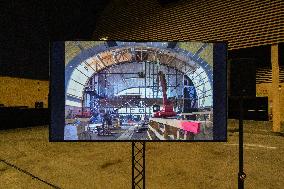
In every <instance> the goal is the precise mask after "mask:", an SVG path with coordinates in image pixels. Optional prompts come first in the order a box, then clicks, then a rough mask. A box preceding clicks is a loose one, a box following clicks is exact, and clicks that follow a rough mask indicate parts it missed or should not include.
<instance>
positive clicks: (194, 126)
mask: <svg viewBox="0 0 284 189" xmlns="http://www.w3.org/2000/svg"><path fill="white" fill-rule="evenodd" d="M200 125H201V123H200V122H197V121H182V122H181V128H182V129H183V130H185V131H189V132H192V133H194V134H198V133H199V132H200Z"/></svg>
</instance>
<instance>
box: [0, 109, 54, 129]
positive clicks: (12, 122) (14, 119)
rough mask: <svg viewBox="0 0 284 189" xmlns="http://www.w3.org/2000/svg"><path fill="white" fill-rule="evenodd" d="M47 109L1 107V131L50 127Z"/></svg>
mask: <svg viewBox="0 0 284 189" xmlns="http://www.w3.org/2000/svg"><path fill="white" fill-rule="evenodd" d="M49 122H50V111H49V109H47V108H27V107H0V130H3V129H14V128H23V127H33V126H40V125H48V124H49Z"/></svg>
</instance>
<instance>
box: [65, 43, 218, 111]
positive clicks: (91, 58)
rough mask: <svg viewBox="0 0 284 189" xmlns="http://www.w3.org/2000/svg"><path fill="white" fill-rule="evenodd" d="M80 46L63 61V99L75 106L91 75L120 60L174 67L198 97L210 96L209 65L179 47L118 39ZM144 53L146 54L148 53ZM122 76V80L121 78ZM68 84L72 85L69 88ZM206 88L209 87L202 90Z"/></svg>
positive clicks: (211, 86)
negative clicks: (76, 53)
mask: <svg viewBox="0 0 284 189" xmlns="http://www.w3.org/2000/svg"><path fill="white" fill-rule="evenodd" d="M77 45H78V43H77ZM78 46H79V45H78ZM79 48H80V50H81V51H80V53H79V54H78V55H77V56H75V57H74V58H73V59H72V60H71V61H69V62H68V63H67V64H66V71H65V73H66V74H65V91H66V99H67V100H69V102H70V101H73V102H74V103H75V102H76V103H77V106H80V101H81V100H82V96H83V88H84V86H85V85H86V83H87V81H88V79H89V78H90V77H91V76H92V75H93V74H95V73H98V72H99V71H101V70H103V69H105V68H107V67H111V66H113V65H116V64H119V63H121V62H137V61H141V60H144V61H153V62H157V61H159V62H160V63H161V64H163V65H166V66H171V67H175V68H176V69H178V70H179V71H181V72H183V73H184V74H186V75H187V76H188V77H189V78H190V79H191V80H192V81H193V83H194V86H197V96H198V97H200V98H201V99H203V100H204V99H205V97H208V96H212V88H213V83H212V78H213V70H212V67H211V66H210V65H209V64H208V63H206V62H205V61H204V60H202V59H201V58H200V57H198V56H197V55H196V54H193V53H191V52H189V51H186V50H184V49H181V48H179V47H175V48H174V49H168V48H167V43H164V42H145V43H143V42H141V43H136V42H117V46H115V47H108V46H107V44H105V43H104V44H101V45H97V46H94V47H92V48H89V49H84V48H82V47H80V46H79ZM144 52H147V53H148V54H147V56H145V53H144ZM139 54H140V56H139ZM137 59H138V60H137ZM139 59H140V60H139ZM121 79H122V80H124V78H123V77H121ZM70 83H72V85H73V87H70V86H71V85H70ZM205 88H207V89H208V88H209V89H210V90H207V91H205V90H204V89H205ZM202 97H203V98H202ZM199 104H201V102H199Z"/></svg>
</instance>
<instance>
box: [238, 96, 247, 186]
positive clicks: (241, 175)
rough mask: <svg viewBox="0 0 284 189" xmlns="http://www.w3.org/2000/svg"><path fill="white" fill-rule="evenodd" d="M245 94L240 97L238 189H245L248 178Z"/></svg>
mask: <svg viewBox="0 0 284 189" xmlns="http://www.w3.org/2000/svg"><path fill="white" fill-rule="evenodd" d="M243 93H244V91H242V92H241V96H240V110H239V113H240V114H239V173H238V189H244V180H245V178H246V174H245V173H244V170H243V169H244V154H243V152H244V141H243V138H244V137H243V133H244V132H243V117H244V110H243V103H244V102H243Z"/></svg>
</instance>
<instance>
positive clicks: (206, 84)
mask: <svg viewBox="0 0 284 189" xmlns="http://www.w3.org/2000/svg"><path fill="white" fill-rule="evenodd" d="M50 47H51V48H50V52H51V56H50V57H51V58H50V78H51V83H50V99H49V100H50V107H51V124H50V141H138V140H144V141H226V140H227V129H226V128H227V93H226V91H227V74H226V73H227V66H226V63H227V45H226V43H211V42H190V41H189V42H164V41H162V42H157V41H155V42H154V41H57V42H53V43H51V46H50Z"/></svg>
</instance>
